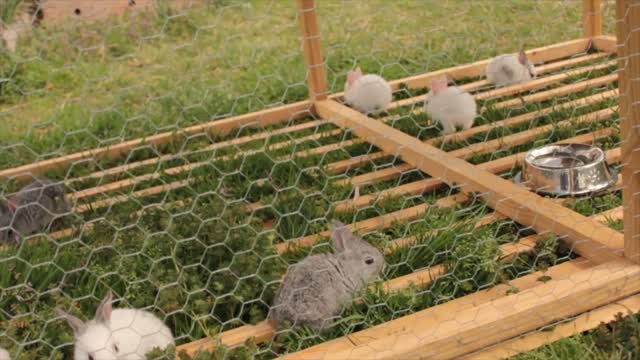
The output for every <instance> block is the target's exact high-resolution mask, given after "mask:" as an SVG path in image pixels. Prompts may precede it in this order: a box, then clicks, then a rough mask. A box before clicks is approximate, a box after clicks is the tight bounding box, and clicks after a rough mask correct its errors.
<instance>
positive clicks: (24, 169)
mask: <svg viewBox="0 0 640 360" xmlns="http://www.w3.org/2000/svg"><path fill="white" fill-rule="evenodd" d="M311 107H312V104H311V103H310V102H309V101H300V102H297V103H293V104H290V105H284V106H278V107H276V108H273V109H267V110H261V111H257V112H253V113H249V114H245V115H239V116H234V117H230V118H227V119H222V120H215V121H211V122H208V123H205V124H200V125H194V126H191V127H188V128H185V129H180V130H178V131H170V132H164V133H161V134H157V135H153V136H150V137H146V138H138V139H134V140H129V141H125V142H122V143H118V144H115V145H111V146H105V147H100V148H96V149H92V150H86V151H81V152H77V153H73V154H70V155H65V156H62V157H57V158H53V159H49V160H43V161H38V162H35V163H32V164H27V165H23V166H19V167H15V168H11V169H5V170H0V178H14V179H30V178H31V177H32V176H33V175H40V174H42V173H43V172H45V171H47V170H50V169H58V168H63V167H66V166H68V165H70V164H72V163H74V162H79V161H81V160H84V159H87V158H95V159H105V158H106V159H113V158H117V157H120V156H122V155H123V154H125V153H127V152H129V151H131V150H132V149H135V148H137V147H142V146H145V145H147V144H151V145H155V146H160V145H163V144H166V143H168V142H169V141H171V140H174V139H177V138H179V137H182V136H188V135H193V134H199V133H209V134H213V135H218V136H219V135H226V134H228V133H230V132H232V131H234V130H236V129H238V128H240V127H243V126H256V127H265V126H270V125H274V124H277V123H281V122H285V121H290V120H294V119H299V118H302V117H305V116H310V115H311V114H312V112H311V110H312V108H311Z"/></svg>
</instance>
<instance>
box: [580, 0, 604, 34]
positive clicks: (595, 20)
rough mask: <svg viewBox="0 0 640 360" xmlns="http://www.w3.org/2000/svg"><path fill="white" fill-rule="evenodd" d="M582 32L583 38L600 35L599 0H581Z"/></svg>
mask: <svg viewBox="0 0 640 360" xmlns="http://www.w3.org/2000/svg"><path fill="white" fill-rule="evenodd" d="M582 33H583V36H584V37H585V38H591V37H594V36H598V35H602V13H601V11H600V0H582Z"/></svg>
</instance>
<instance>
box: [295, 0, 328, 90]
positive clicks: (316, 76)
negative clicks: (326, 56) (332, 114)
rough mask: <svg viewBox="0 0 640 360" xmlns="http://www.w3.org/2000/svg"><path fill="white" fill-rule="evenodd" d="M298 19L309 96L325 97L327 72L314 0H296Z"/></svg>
mask: <svg viewBox="0 0 640 360" xmlns="http://www.w3.org/2000/svg"><path fill="white" fill-rule="evenodd" d="M297 4H298V20H299V22H300V31H301V32H302V45H303V48H304V63H305V65H306V66H307V84H308V86H309V98H310V99H311V100H313V101H317V100H324V99H326V98H327V95H328V90H327V74H326V72H325V68H324V60H323V59H322V49H321V47H320V30H319V28H318V19H317V15H316V4H315V0H297Z"/></svg>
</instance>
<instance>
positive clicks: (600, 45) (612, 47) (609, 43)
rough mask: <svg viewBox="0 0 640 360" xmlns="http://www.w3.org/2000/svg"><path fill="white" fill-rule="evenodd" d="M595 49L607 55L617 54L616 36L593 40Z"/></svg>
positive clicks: (597, 37)
mask: <svg viewBox="0 0 640 360" xmlns="http://www.w3.org/2000/svg"><path fill="white" fill-rule="evenodd" d="M591 43H592V46H593V48H595V49H596V50H598V51H603V52H605V53H610V54H615V53H616V52H617V50H618V41H617V40H616V37H615V36H611V35H601V36H596V37H594V38H592V39H591Z"/></svg>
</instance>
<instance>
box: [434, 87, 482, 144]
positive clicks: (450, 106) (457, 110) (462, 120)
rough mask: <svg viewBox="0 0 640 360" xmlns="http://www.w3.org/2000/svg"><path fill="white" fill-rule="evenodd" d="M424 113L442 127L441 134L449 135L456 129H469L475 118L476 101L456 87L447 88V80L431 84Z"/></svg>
mask: <svg viewBox="0 0 640 360" xmlns="http://www.w3.org/2000/svg"><path fill="white" fill-rule="evenodd" d="M425 111H426V112H427V114H429V116H430V117H431V119H432V120H433V121H435V122H438V123H440V124H441V125H442V133H443V134H445V135H446V134H451V133H452V132H455V131H456V127H461V128H463V129H469V128H470V127H471V126H473V121H474V120H475V118H476V115H477V113H476V100H475V99H474V98H473V96H472V95H471V94H469V93H467V92H465V91H464V90H462V89H461V88H459V87H457V86H451V87H449V86H447V78H446V77H441V78H438V79H434V80H433V81H432V82H431V90H430V91H429V93H428V94H427V99H426V101H425Z"/></svg>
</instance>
